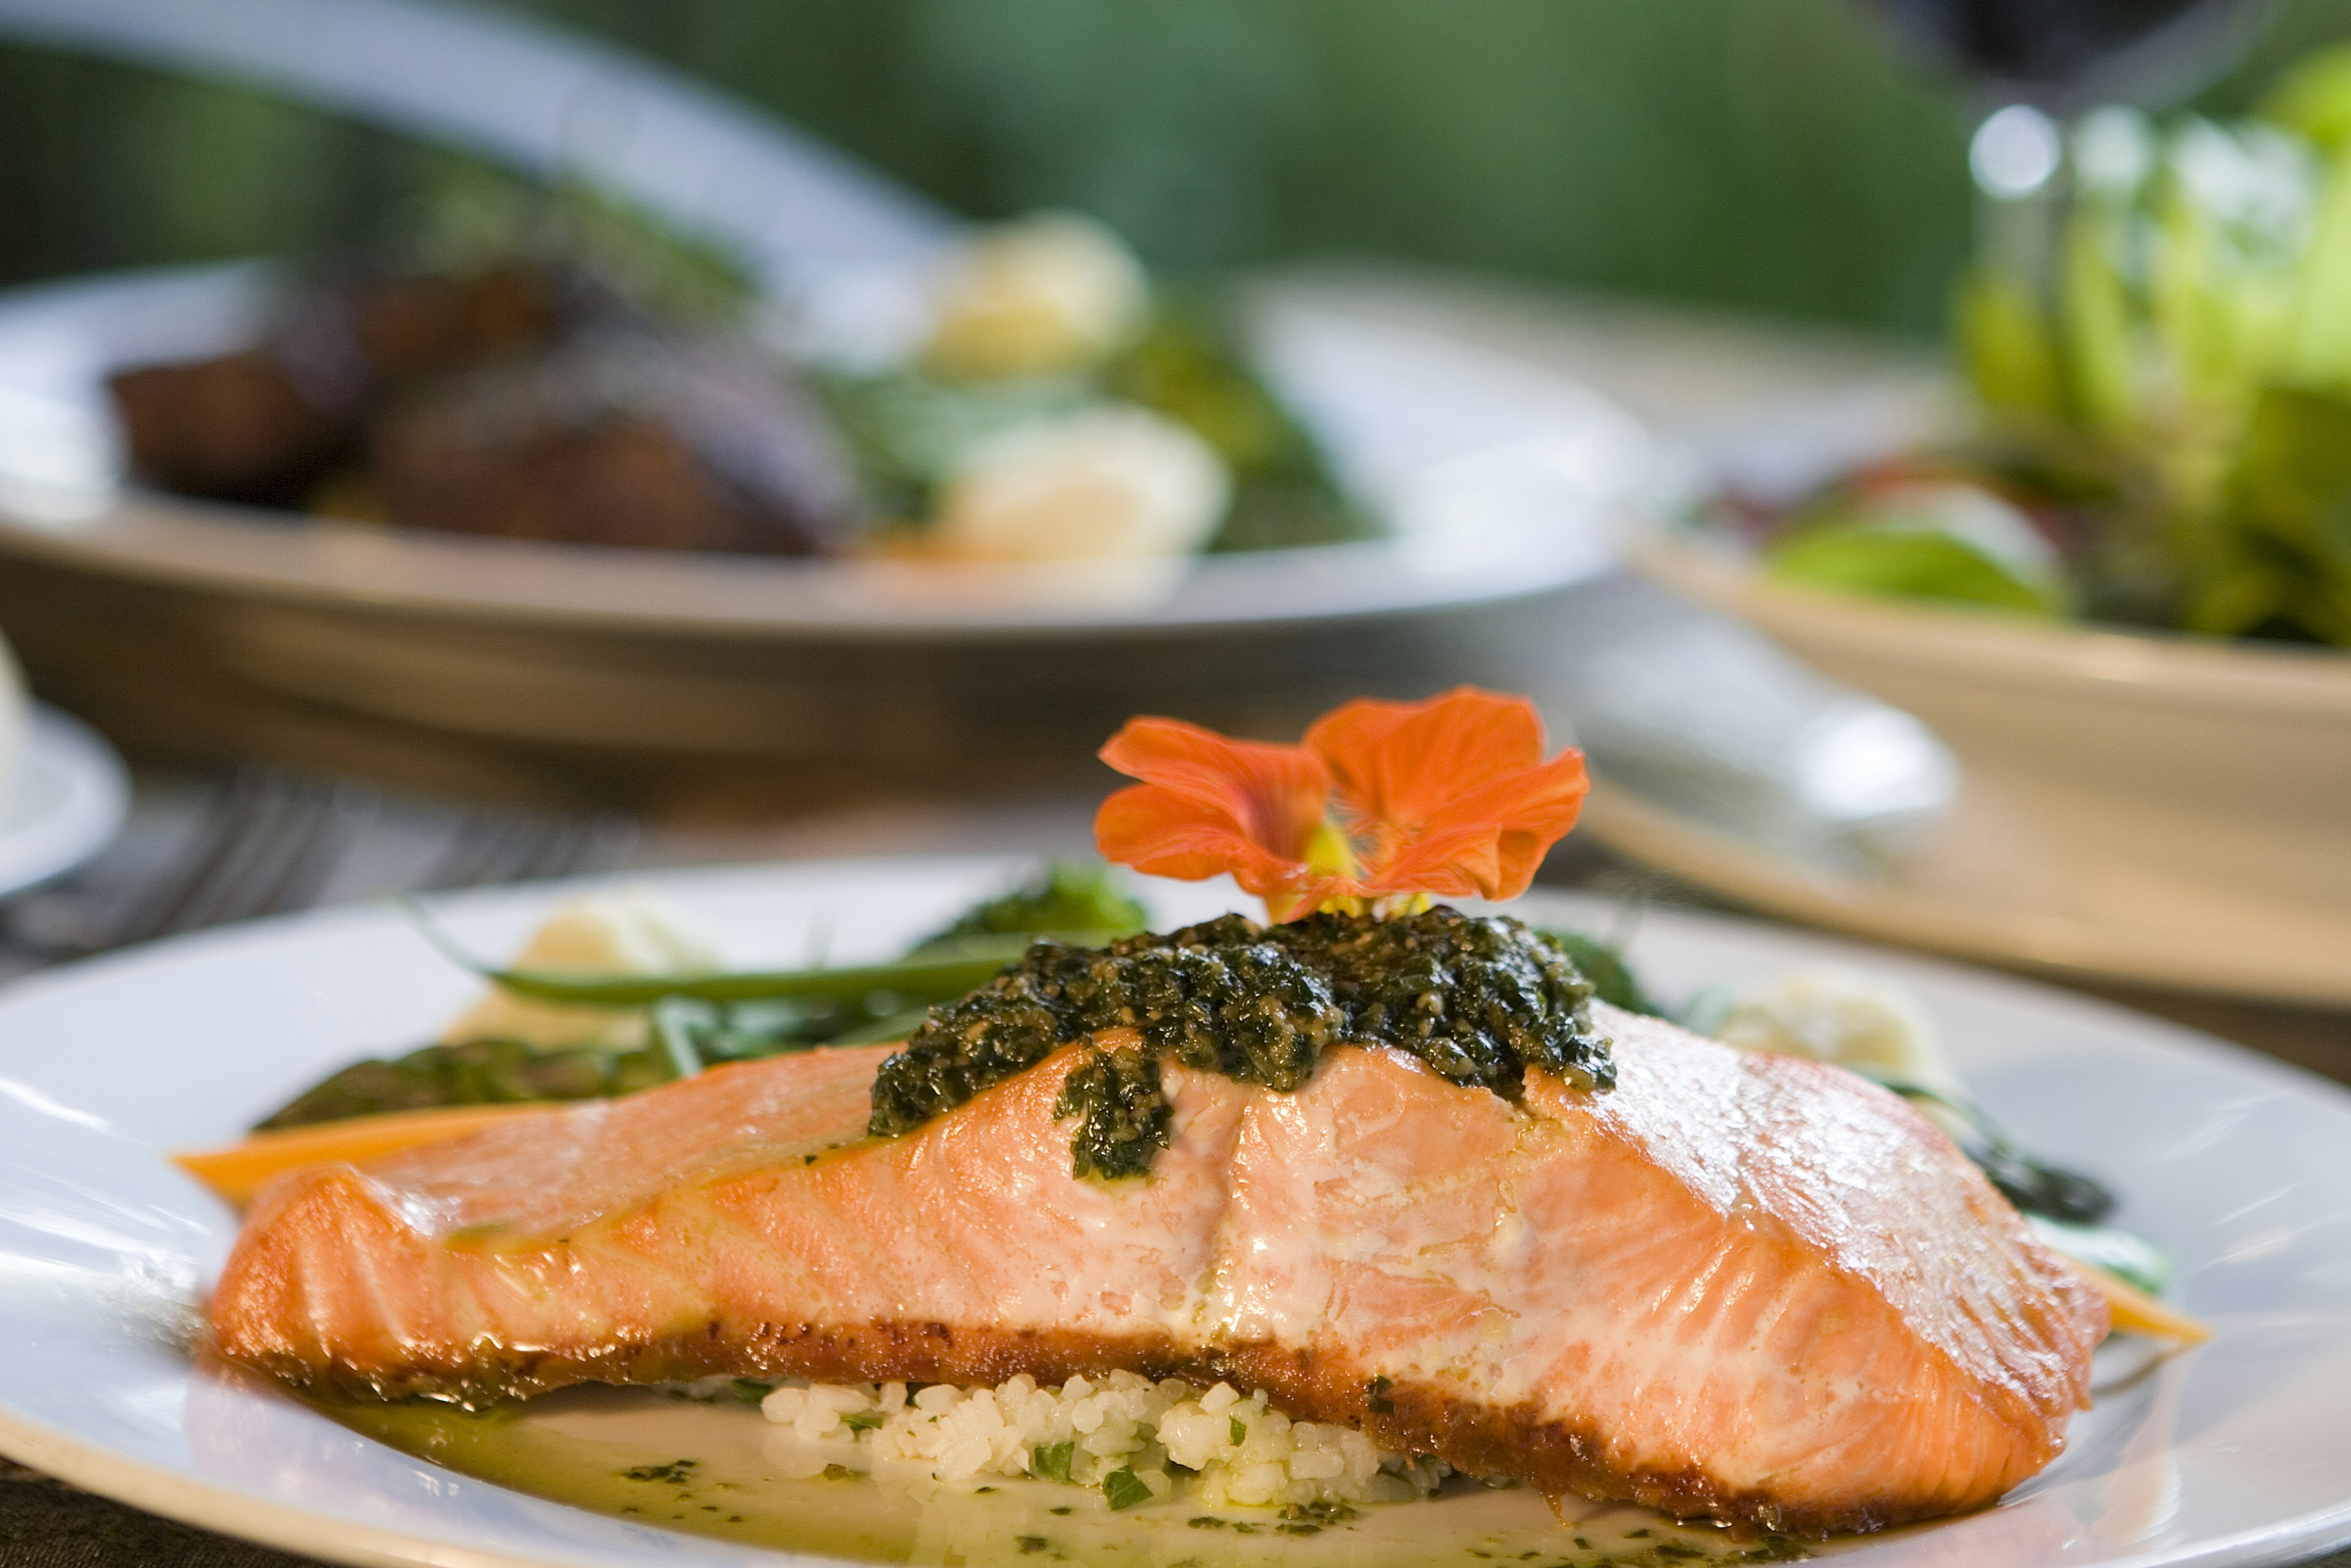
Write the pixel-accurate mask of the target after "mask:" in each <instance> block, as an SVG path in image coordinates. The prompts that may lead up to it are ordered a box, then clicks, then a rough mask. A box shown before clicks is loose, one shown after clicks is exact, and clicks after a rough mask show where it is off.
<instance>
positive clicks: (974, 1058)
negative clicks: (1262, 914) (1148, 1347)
mask: <svg viewBox="0 0 2351 1568" xmlns="http://www.w3.org/2000/svg"><path fill="white" fill-rule="evenodd" d="M1592 994H1593V988H1592V986H1591V985H1590V983H1589V982H1587V981H1586V980H1585V979H1584V977H1583V975H1582V974H1581V973H1580V972H1579V971H1578V970H1577V968H1576V967H1575V964H1574V962H1573V959H1572V958H1571V957H1570V956H1568V954H1567V953H1566V951H1565V950H1564V949H1562V947H1561V946H1559V944H1558V943H1556V942H1555V941H1554V940H1552V938H1551V937H1549V936H1545V935H1544V934H1542V933H1541V932H1538V931H1534V930H1531V929H1530V928H1529V927H1527V926H1525V925H1520V923H1519V922H1518V921H1515V920H1512V919H1510V918H1509V917H1508V916H1505V915H1487V916H1472V915H1464V914H1462V913H1460V912H1459V911H1458V910H1455V909H1450V908H1447V907H1445V906H1443V905H1441V904H1440V905H1438V906H1437V907H1436V908H1433V909H1430V910H1427V911H1426V912H1424V913H1422V914H1419V915H1401V916H1397V917H1395V918H1393V919H1388V920H1375V919H1373V918H1371V917H1370V916H1368V915H1310V916H1308V917H1307V918H1306V919H1304V920H1301V921H1296V922H1294V923H1292V924H1290V925H1274V926H1260V925H1256V924H1255V923H1254V922H1251V921H1249V920H1246V919H1244V918H1242V917H1241V916H1239V915H1225V916H1223V917H1222V918H1221V919H1217V920H1211V921H1208V922H1207V923H1205V924H1203V925H1192V926H1186V928H1185V929H1183V930H1181V931H1176V932H1172V933H1169V934H1167V935H1165V936H1157V935H1149V934H1146V935H1144V936H1131V937H1127V938H1124V939H1123V940H1121V941H1117V942H1113V943H1112V944H1111V945H1110V946H1108V947H1102V948H1092V947H1074V946H1069V945H1067V944H1065V943H1060V942H1051V941H1040V942H1039V943H1037V944H1035V945H1034V946H1031V947H1030V948H1029V952H1028V955H1027V956H1025V957H1023V958H1022V959H1021V960H1020V962H1019V963H1018V964H1016V965H1014V966H1013V967H1010V968H1008V969H1007V970H1005V971H1004V972H1003V973H1002V974H1000V975H998V977H996V978H995V979H994V980H992V981H990V982H989V983H988V984H987V986H984V987H982V988H980V989H979V990H977V991H975V992H973V993H972V994H971V995H969V996H967V997H965V998H962V999H961V1000H958V1001H954V1002H945V1003H941V1004H940V1005H939V1006H937V1007H935V1008H933V1009H931V1010H930V1014H929V1016H928V1017H927V1018H926V1019H925V1020H924V1022H923V1025H922V1027H921V1028H919V1029H917V1030H915V1031H914V1036H913V1038H912V1039H910V1040H907V1042H906V1044H905V1046H904V1049H903V1050H901V1051H898V1052H897V1053H896V1054H894V1055H893V1056H892V1057H891V1058H890V1059H889V1060H888V1061H885V1062H883V1065H882V1071H881V1074H880V1076H879V1077H878V1078H876V1080H875V1081H874V1084H873V1115H872V1122H871V1124H870V1126H871V1130H872V1133H873V1134H876V1135H877V1136H882V1137H891V1136H894V1135H896V1134H901V1133H904V1132H908V1131H911V1130H912V1129H914V1128H915V1127H918V1126H920V1125H922V1124H924V1123H925V1122H927V1121H929V1120H930V1119H931V1118H932V1117H934V1116H936V1115H939V1114H941V1113H945V1112H947V1111H951V1110H953V1109H955V1107H956V1106H957V1105H960V1104H962V1103H964V1102H965V1101H967V1100H968V1099H970V1098H971V1097H972V1096H973V1095H975V1094H977V1093H978V1092H981V1091H982V1090H984V1089H987V1088H989V1087H992V1086H993V1085H995V1084H998V1083H1000V1082H1004V1081H1005V1080H1006V1079H1008V1078H1010V1077H1012V1076H1014V1075H1015V1074H1017V1073H1019V1072H1021V1071H1026V1070H1027V1069H1028V1068H1030V1067H1033V1066H1034V1065H1036V1064H1037V1063H1038V1062H1040V1061H1043V1060H1044V1059H1045V1058H1046V1057H1047V1056H1049V1055H1050V1054H1051V1053H1052V1052H1053V1051H1055V1050H1057V1049H1059V1048H1060V1047H1061V1046H1063V1045H1066V1044H1068V1043H1070V1042H1071V1041H1072V1040H1083V1039H1087V1038H1089V1037H1091V1036H1093V1035H1096V1034H1099V1033H1101V1032H1102V1031H1103V1030H1111V1029H1128V1030H1134V1033H1135V1034H1136V1035H1137V1036H1139V1037H1140V1039H1141V1040H1142V1045H1141V1048H1140V1049H1139V1050H1130V1051H1103V1050H1096V1051H1093V1052H1092V1053H1091V1054H1090V1055H1089V1056H1088V1058H1087V1060H1086V1061H1083V1062H1081V1063H1080V1064H1079V1066H1078V1067H1077V1068H1075V1069H1074V1070H1072V1071H1071V1074H1070V1076H1069V1078H1068V1079H1067V1080H1066V1081H1065V1082H1064V1083H1063V1085H1062V1090H1061V1099H1060V1101H1059V1103H1057V1104H1056V1105H1055V1107H1054V1112H1055V1114H1057V1115H1059V1116H1061V1117H1065V1118H1066V1117H1075V1118H1077V1119H1078V1126H1077V1128H1076V1131H1075V1134H1074V1136H1073V1140H1072V1145H1071V1167H1072V1168H1073V1169H1074V1170H1075V1171H1076V1172H1077V1174H1078V1175H1080V1176H1113V1177H1115V1176H1141V1175H1143V1174H1144V1173H1145V1172H1147V1171H1148V1170H1149V1169H1150V1167H1151V1163H1152V1160H1153V1158H1154V1156H1155V1155H1157V1153H1158V1151H1159V1150H1161V1149H1163V1148H1165V1147H1166V1146H1167V1136H1168V1120H1169V1110H1168V1105H1167V1101H1166V1096H1165V1093H1164V1092H1163V1091H1162V1089H1161V1086H1160V1074H1159V1063H1160V1061H1161V1060H1162V1059H1163V1058H1165V1057H1170V1056H1172V1057H1174V1058H1175V1060H1176V1061H1179V1062H1181V1063H1182V1064H1183V1065H1185V1066H1186V1067H1188V1068H1192V1069H1194V1070H1195V1071H1207V1072H1221V1073H1223V1074H1225V1075H1226V1076H1227V1077H1228V1078H1234V1079H1238V1080H1239V1081H1240V1082H1246V1083H1259V1084H1263V1085H1264V1086H1265V1087H1267V1088H1269V1089H1273V1090H1278V1091H1280V1092H1289V1091H1290V1090H1293V1089H1296V1088H1297V1087H1298V1086H1299V1085H1300V1084H1301V1083H1303V1082H1306V1080H1307V1078H1308V1076H1309V1075H1310V1074H1311V1073H1312V1072H1313V1071H1314V1064H1315V1062H1316V1061H1319V1060H1320V1059H1321V1057H1322V1052H1323V1051H1324V1050H1325V1049H1327V1048H1328V1047H1330V1046H1333V1045H1340V1044H1364V1045H1386V1046H1393V1047H1395V1048H1396V1049H1398V1050H1402V1051H1409V1052H1410V1053H1411V1054H1413V1055H1414V1056H1416V1057H1418V1058H1419V1059H1420V1060H1421V1061H1424V1062H1426V1064H1427V1065H1428V1066H1429V1068H1430V1069H1431V1070H1433V1071H1435V1072H1437V1075H1438V1076H1440V1077H1442V1078H1444V1079H1446V1080H1447V1081H1448V1082H1454V1083H1458V1084H1461V1085H1464V1086H1465V1087H1469V1086H1474V1087H1479V1088H1484V1089H1489V1090H1491V1091H1492V1092H1495V1093H1497V1094H1499V1095H1501V1096H1502V1097H1504V1098H1505V1099H1510V1100H1516V1099H1518V1098H1519V1096H1520V1092H1521V1089H1522V1085H1523V1082H1524V1079H1525V1073H1526V1070H1527V1069H1528V1068H1530V1067H1535V1068H1541V1069H1542V1070H1544V1071H1550V1072H1554V1073H1557V1074H1558V1075H1560V1076H1561V1077H1562V1078H1564V1079H1566V1080H1567V1081H1568V1082H1570V1083H1571V1084H1573V1085H1574V1086H1575V1087H1577V1088H1580V1089H1607V1088H1610V1087H1613V1086H1614V1083H1615V1081H1616V1070H1615V1064H1614V1061H1612V1060H1611V1059H1610V1057H1609V1053H1608V1042H1607V1041H1606V1040H1604V1039H1602V1038H1601V1037H1600V1036H1599V1035H1597V1034H1596V1033H1594V1032H1593V1027H1592V1017H1591V1012H1590V1006H1589V1004H1590V1002H1591V998H1592Z"/></svg>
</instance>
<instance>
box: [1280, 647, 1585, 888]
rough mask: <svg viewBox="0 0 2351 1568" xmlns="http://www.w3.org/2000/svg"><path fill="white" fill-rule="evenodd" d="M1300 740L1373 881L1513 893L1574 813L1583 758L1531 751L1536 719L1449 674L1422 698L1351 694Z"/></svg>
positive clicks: (1536, 747) (1537, 734)
mask: <svg viewBox="0 0 2351 1568" xmlns="http://www.w3.org/2000/svg"><path fill="white" fill-rule="evenodd" d="M1306 746H1307V749H1309V750H1311V751H1312V752H1314V753H1315V754H1316V755H1317V756H1319V757H1321V758H1322V760H1323V761H1324V763H1326V764H1327V765H1328V766H1329V768H1330V769H1331V774H1332V779H1333V781H1334V783H1335V784H1336V786H1337V788H1338V791H1339V794H1340V796H1341V797H1342V799H1343V800H1344V801H1345V803H1346V806H1347V809H1348V810H1349V811H1350V813H1351V820H1350V821H1349V824H1348V825H1349V827H1350V829H1351V831H1354V832H1355V833H1357V834H1358V835H1359V836H1361V837H1362V838H1364V839H1367V840H1368V841H1369V843H1368V846H1367V848H1366V849H1365V852H1364V857H1363V858H1364V878H1363V880H1364V883H1365V884H1366V885H1367V886H1369V887H1371V888H1373V889H1374V890H1376V891H1380V892H1405V893H1433V894H1443V895H1445V896H1447V897H1455V898H1458V897H1466V896H1468V895H1469V894H1482V895H1483V896H1485V897H1488V898H1496V899H1500V898H1515V897H1516V896H1518V895H1519V894H1521V893H1524V892H1525V891H1526V890H1527V885H1528V883H1531V882H1532V881H1533V880H1534V873H1535V869H1536V868H1537V867H1538V866H1539V865H1541V862H1542V857H1543V854H1544V852H1546V851H1547V850H1549V849H1550V848H1551V846H1552V844H1553V843H1556V842H1557V841H1559V840H1560V838H1561V837H1562V835H1564V834H1565V833H1566V832H1567V831H1568V830H1569V829H1570V828H1572V827H1573V826H1574V825H1575V819H1576V816H1577V814H1578V813H1579V811H1581V810H1582V809H1583V796H1584V792H1585V790H1586V789H1587V788H1588V784H1587V781H1586V779H1585V778H1584V773H1583V756H1582V754H1581V753H1578V752H1575V751H1572V750H1571V751H1568V752H1564V753H1562V755H1560V756H1559V757H1557V758H1553V759H1552V760H1551V761H1549V762H1545V761H1543V760H1542V720H1541V716H1539V715H1537V713H1536V712H1535V709H1534V705H1533V704H1531V703H1530V702H1528V701H1527V700H1526V699H1525V698H1523V697H1506V696H1499V695H1495V694H1493V693H1491V692H1481V691H1479V690H1477V689H1475V688H1474V687H1469V686H1461V687H1458V688H1456V689H1455V690H1453V691H1450V692H1447V693H1446V694H1445V695H1442V696H1438V697H1433V698H1431V699H1429V700H1428V701H1427V702H1425V703H1389V702H1375V701H1370V700H1365V701H1361V702H1353V703H1350V704H1348V705H1347V706H1345V707H1343V708H1340V709H1338V710H1337V711H1336V712H1333V713H1331V714H1328V715H1326V716H1324V717H1322V719H1321V720H1319V721H1317V722H1316V724H1315V725H1314V727H1313V728H1311V729H1310V730H1308V731H1307V732H1306Z"/></svg>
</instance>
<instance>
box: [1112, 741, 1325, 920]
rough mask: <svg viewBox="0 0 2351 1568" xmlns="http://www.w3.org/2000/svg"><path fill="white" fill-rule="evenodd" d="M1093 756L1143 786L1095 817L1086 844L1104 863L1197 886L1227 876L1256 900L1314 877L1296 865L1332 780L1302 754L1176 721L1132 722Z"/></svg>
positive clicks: (1115, 799)
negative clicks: (1099, 853)
mask: <svg viewBox="0 0 2351 1568" xmlns="http://www.w3.org/2000/svg"><path fill="white" fill-rule="evenodd" d="M1101 755H1102V760H1103V761H1104V762H1107V763H1109V764H1110V765H1111V766H1112V767H1113V768H1117V769H1118V770H1119V771H1120V772H1122V773H1125V774H1128V775H1130V776H1131V777H1134V778H1136V779H1143V780H1144V782H1143V783H1141V784H1138V785H1134V786H1133V787H1131V788H1128V789H1121V790H1120V791H1118V792H1117V793H1116V794H1114V795H1113V796H1111V798H1110V799H1109V800H1104V801H1103V802H1102V810H1100V811H1099V812H1097V813H1096V814H1095V817H1094V842H1095V844H1096V845H1097V846H1098V847H1099V848H1100V849H1101V851H1102V858H1103V859H1105V860H1109V861H1113V862H1118V863H1119V864H1122V865H1130V866H1133V867H1134V869H1135V870H1137V871H1140V872H1144V873H1147V874H1150V875H1154V876H1173V877H1183V878H1187V879H1191V880H1198V879H1200V878H1202V877H1210V876H1216V875H1217V874H1219V873H1224V872H1230V873H1232V874H1233V878H1234V880H1235V881H1237V882H1238V883H1240V884H1241V886H1242V887H1244V888H1246V889H1247V890H1248V891H1249V892H1251V893H1254V894H1258V895H1259V896H1260V897H1264V896H1267V895H1269V894H1288V893H1290V892H1291V891H1292V889H1293V888H1294V887H1296V886H1297V885H1299V884H1301V883H1303V882H1305V881H1309V880H1311V879H1312V877H1313V873H1311V872H1310V871H1309V870H1308V869H1307V867H1306V866H1305V864H1304V863H1303V859H1302V857H1303V856H1304V853H1305V849H1306V841H1307V837H1308V835H1309V834H1311V832H1312V831H1313V830H1314V828H1315V825H1316V824H1318V823H1319V822H1321V821H1322V813H1323V808H1324V805H1325V803H1326V802H1327V801H1328V800H1329V799H1330V793H1331V775H1330V773H1329V771H1328V770H1327V769H1326V768H1324V767H1323V765H1322V762H1321V761H1320V760H1319V759H1318V758H1315V757H1314V756H1313V755H1311V753H1309V752H1308V751H1306V750H1305V749H1303V748H1302V747H1295V746H1268V745H1264V744H1262V743H1259V742H1256V741H1246V740H1228V739H1227V738H1226V737H1223V736H1221V735H1217V734H1215V733H1213V732H1212V731H1209V730H1205V729H1202V728H1200V727H1198V726H1196V725H1189V724H1185V723H1182V722H1181V721H1179V720H1176V719H1168V718H1138V719H1131V720H1129V721H1128V722H1127V725H1126V727H1124V728H1123V729H1122V730H1120V731H1119V732H1118V734H1117V735H1115V736H1113V737H1111V741H1110V744H1109V745H1107V746H1105V747H1102V753H1101ZM1309 907H1310V908H1311V905H1309Z"/></svg>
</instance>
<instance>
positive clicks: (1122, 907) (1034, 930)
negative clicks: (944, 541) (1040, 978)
mask: <svg viewBox="0 0 2351 1568" xmlns="http://www.w3.org/2000/svg"><path fill="white" fill-rule="evenodd" d="M1149 923H1150V917H1149V915H1147V914H1146V913H1145V912H1144V907H1143V905H1142V904H1139V903H1137V902H1136V901H1135V900H1134V899H1133V898H1132V897H1129V896H1128V895H1127V894H1125V893H1123V892H1122V891H1120V888H1119V885H1118V882H1117V879H1116V877H1115V875H1114V874H1113V873H1112V871H1111V869H1110V868H1109V867H1108V866H1102V865H1081V864H1071V863H1068V862H1062V863H1057V864H1054V865H1051V866H1048V867H1047V868H1046V870H1045V873H1044V875H1042V876H1041V877H1040V878H1039V879H1038V880H1037V881H1035V882H1032V883H1029V884H1028V885H1027V886H1025V887H1020V888H1016V889H1014V890H1013V891H1012V892H1010V893H1008V894H1003V895H1001V896H1000V897H997V898H991V899H988V900H987V901H986V902H985V903H982V904H975V905H973V906H972V907H971V908H970V909H968V910H966V911H965V912H964V913H963V914H962V915H960V916H958V917H957V918H956V921H955V923H954V924H953V925H949V926H947V927H946V929H945V930H943V931H940V932H939V933H938V934H937V935H936V936H930V937H927V938H925V940H923V941H920V942H917V943H915V944H914V946H912V947H911V948H909V949H907V952H906V956H907V957H909V958H921V957H925V956H929V955H931V954H934V953H938V952H947V953H953V952H956V951H958V950H962V949H966V948H967V947H968V946H969V945H970V944H971V943H973V942H979V941H986V940H987V939H988V938H990V937H998V936H1043V935H1046V934H1048V933H1051V932H1057V931H1060V932H1074V931H1086V932H1095V933H1099V934H1100V936H1099V939H1100V940H1102V941H1104V942H1108V941H1112V940H1113V939H1115V938H1117V937H1120V936H1134V934H1135V933H1136V932H1138V931H1141V930H1142V929H1143V928H1144V926H1145V925H1148V924H1149Z"/></svg>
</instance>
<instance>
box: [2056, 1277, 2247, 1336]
mask: <svg viewBox="0 0 2351 1568" xmlns="http://www.w3.org/2000/svg"><path fill="white" fill-rule="evenodd" d="M2068 1261H2070V1262H2071V1263H2072V1264H2073V1265H2074V1267H2075V1268H2076V1269H2079V1270H2082V1272H2083V1273H2084V1274H2085V1275H2086V1276H2088V1278H2089V1281H2090V1282H2091V1283H2092V1284H2094V1285H2095V1286H2097V1287H2098V1289H2099V1290H2101V1291H2105V1297H2106V1314H2107V1316H2109V1317H2110V1318H2112V1319H2113V1320H2114V1325H2115V1332H2116V1333H2137V1334H2146V1335H2147V1336H2148V1337H2150V1338H2153V1339H2169V1340H2178V1341H2179V1343H2181V1344H2202V1343H2204V1342H2205V1341H2206V1340H2208V1339H2210V1338H2211V1337H2212V1331H2211V1329H2210V1327H2209V1326H2207V1325H2206V1324H2204V1323H2201V1322H2198V1321H2197V1320H2196V1319H2194V1318H2191V1317H2189V1315H2188V1314H2187V1313H2185V1312H2176V1311H2174V1310H2173V1309H2172V1308H2170V1307H2168V1306H2166V1305H2164V1304H2163V1303H2162V1302H2161V1301H2158V1300H2156V1298H2154V1297H2153V1296H2150V1295H2148V1294H2147V1292H2146V1291H2142V1290H2140V1289H2139V1288H2138V1287H2137V1285H2134V1284H2132V1283H2131V1282H2130V1281H2128V1280H2125V1279H2121V1278H2118V1277H2117V1276H2116V1275H2113V1274H2109V1273H2107V1272H2106V1271H2105V1270H2104V1269H2099V1268H2095V1267H2093V1266H2092V1265H2090V1264H2087V1263H2085V1262H2083V1261H2082V1260H2080V1259H2078V1258H2075V1259H2069V1260H2068Z"/></svg>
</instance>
